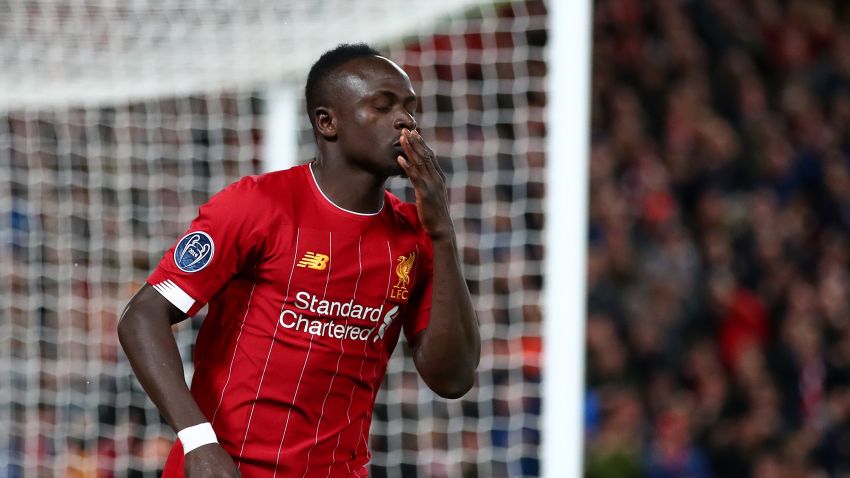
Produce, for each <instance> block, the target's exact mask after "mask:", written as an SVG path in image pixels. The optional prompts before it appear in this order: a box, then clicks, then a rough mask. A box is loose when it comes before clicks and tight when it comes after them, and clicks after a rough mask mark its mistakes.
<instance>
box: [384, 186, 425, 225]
mask: <svg viewBox="0 0 850 478" xmlns="http://www.w3.org/2000/svg"><path fill="white" fill-rule="evenodd" d="M384 201H385V202H386V204H387V208H389V210H390V214H391V215H392V216H391V217H392V219H393V222H394V225H395V227H397V228H399V229H401V230H403V231H406V232H413V233H416V234H421V233H424V232H425V229H424V228H423V227H422V223H420V222H419V212H418V211H417V209H416V204H413V203H409V202H404V201H402V200H401V199H399V198H398V196H396V195H395V194H393V193H391V192H389V191H385V192H384Z"/></svg>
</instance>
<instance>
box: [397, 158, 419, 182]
mask: <svg viewBox="0 0 850 478" xmlns="http://www.w3.org/2000/svg"><path fill="white" fill-rule="evenodd" d="M395 160H396V162H397V163H398V165H399V166H401V169H402V171H404V175H405V176H407V179H409V180H410V182H412V183H413V184H414V185H416V183H418V182H419V171H417V170H416V167H415V166H413V163H412V162H410V161H408V160H407V158H405V157H404V156H401V155H399V156H398V157H396V158H395Z"/></svg>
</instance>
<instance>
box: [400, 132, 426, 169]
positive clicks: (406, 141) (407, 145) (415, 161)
mask: <svg viewBox="0 0 850 478" xmlns="http://www.w3.org/2000/svg"><path fill="white" fill-rule="evenodd" d="M400 142H401V149H402V151H404V154H405V156H407V160H408V163H410V165H411V166H412V167H413V166H415V167H420V166H422V163H423V161H422V158H421V157H418V156H417V153H416V150H414V149H413V144H412V142H411V138H410V131H408V130H407V129H403V130H401V141H400Z"/></svg>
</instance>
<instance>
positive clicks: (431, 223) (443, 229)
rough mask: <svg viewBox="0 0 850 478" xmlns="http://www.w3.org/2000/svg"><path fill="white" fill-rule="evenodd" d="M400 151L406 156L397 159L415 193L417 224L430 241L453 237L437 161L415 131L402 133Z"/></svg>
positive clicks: (406, 130)
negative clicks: (422, 228) (417, 213)
mask: <svg viewBox="0 0 850 478" xmlns="http://www.w3.org/2000/svg"><path fill="white" fill-rule="evenodd" d="M401 148H402V149H403V150H404V154H405V155H406V156H407V158H405V157H404V156H399V157H398V158H396V161H397V162H398V164H399V166H401V168H402V169H403V170H404V172H405V174H407V177H408V178H409V179H410V182H411V183H413V189H414V191H415V192H416V208H417V209H418V211H419V222H421V223H422V227H424V228H425V231H427V232H428V235H429V236H430V237H431V240H432V241H436V240H440V239H447V238H451V237H453V234H454V228H453V226H452V219H451V215H449V200H448V194H447V193H446V175H445V174H443V171H442V170H441V169H440V165H439V164H437V158H436V156H435V155H434V152H433V151H431V148H429V147H428V145H426V144H425V140H423V139H422V136H421V135H420V134H419V132H418V131H410V130H408V129H407V128H405V129H403V130H401Z"/></svg>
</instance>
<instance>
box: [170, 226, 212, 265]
mask: <svg viewBox="0 0 850 478" xmlns="http://www.w3.org/2000/svg"><path fill="white" fill-rule="evenodd" d="M214 253H215V243H214V242H213V240H212V238H211V237H210V236H209V234H207V233H206V232H201V231H194V232H190V233H189V234H186V235H185V236H183V239H180V242H178V243H177V247H175V248H174V263H175V264H176V265H177V267H178V268H179V269H180V270H181V271H183V272H198V271H199V270H201V269H203V268H204V267H206V266H207V265H209V263H210V262H211V261H212V258H213V254H214Z"/></svg>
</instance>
